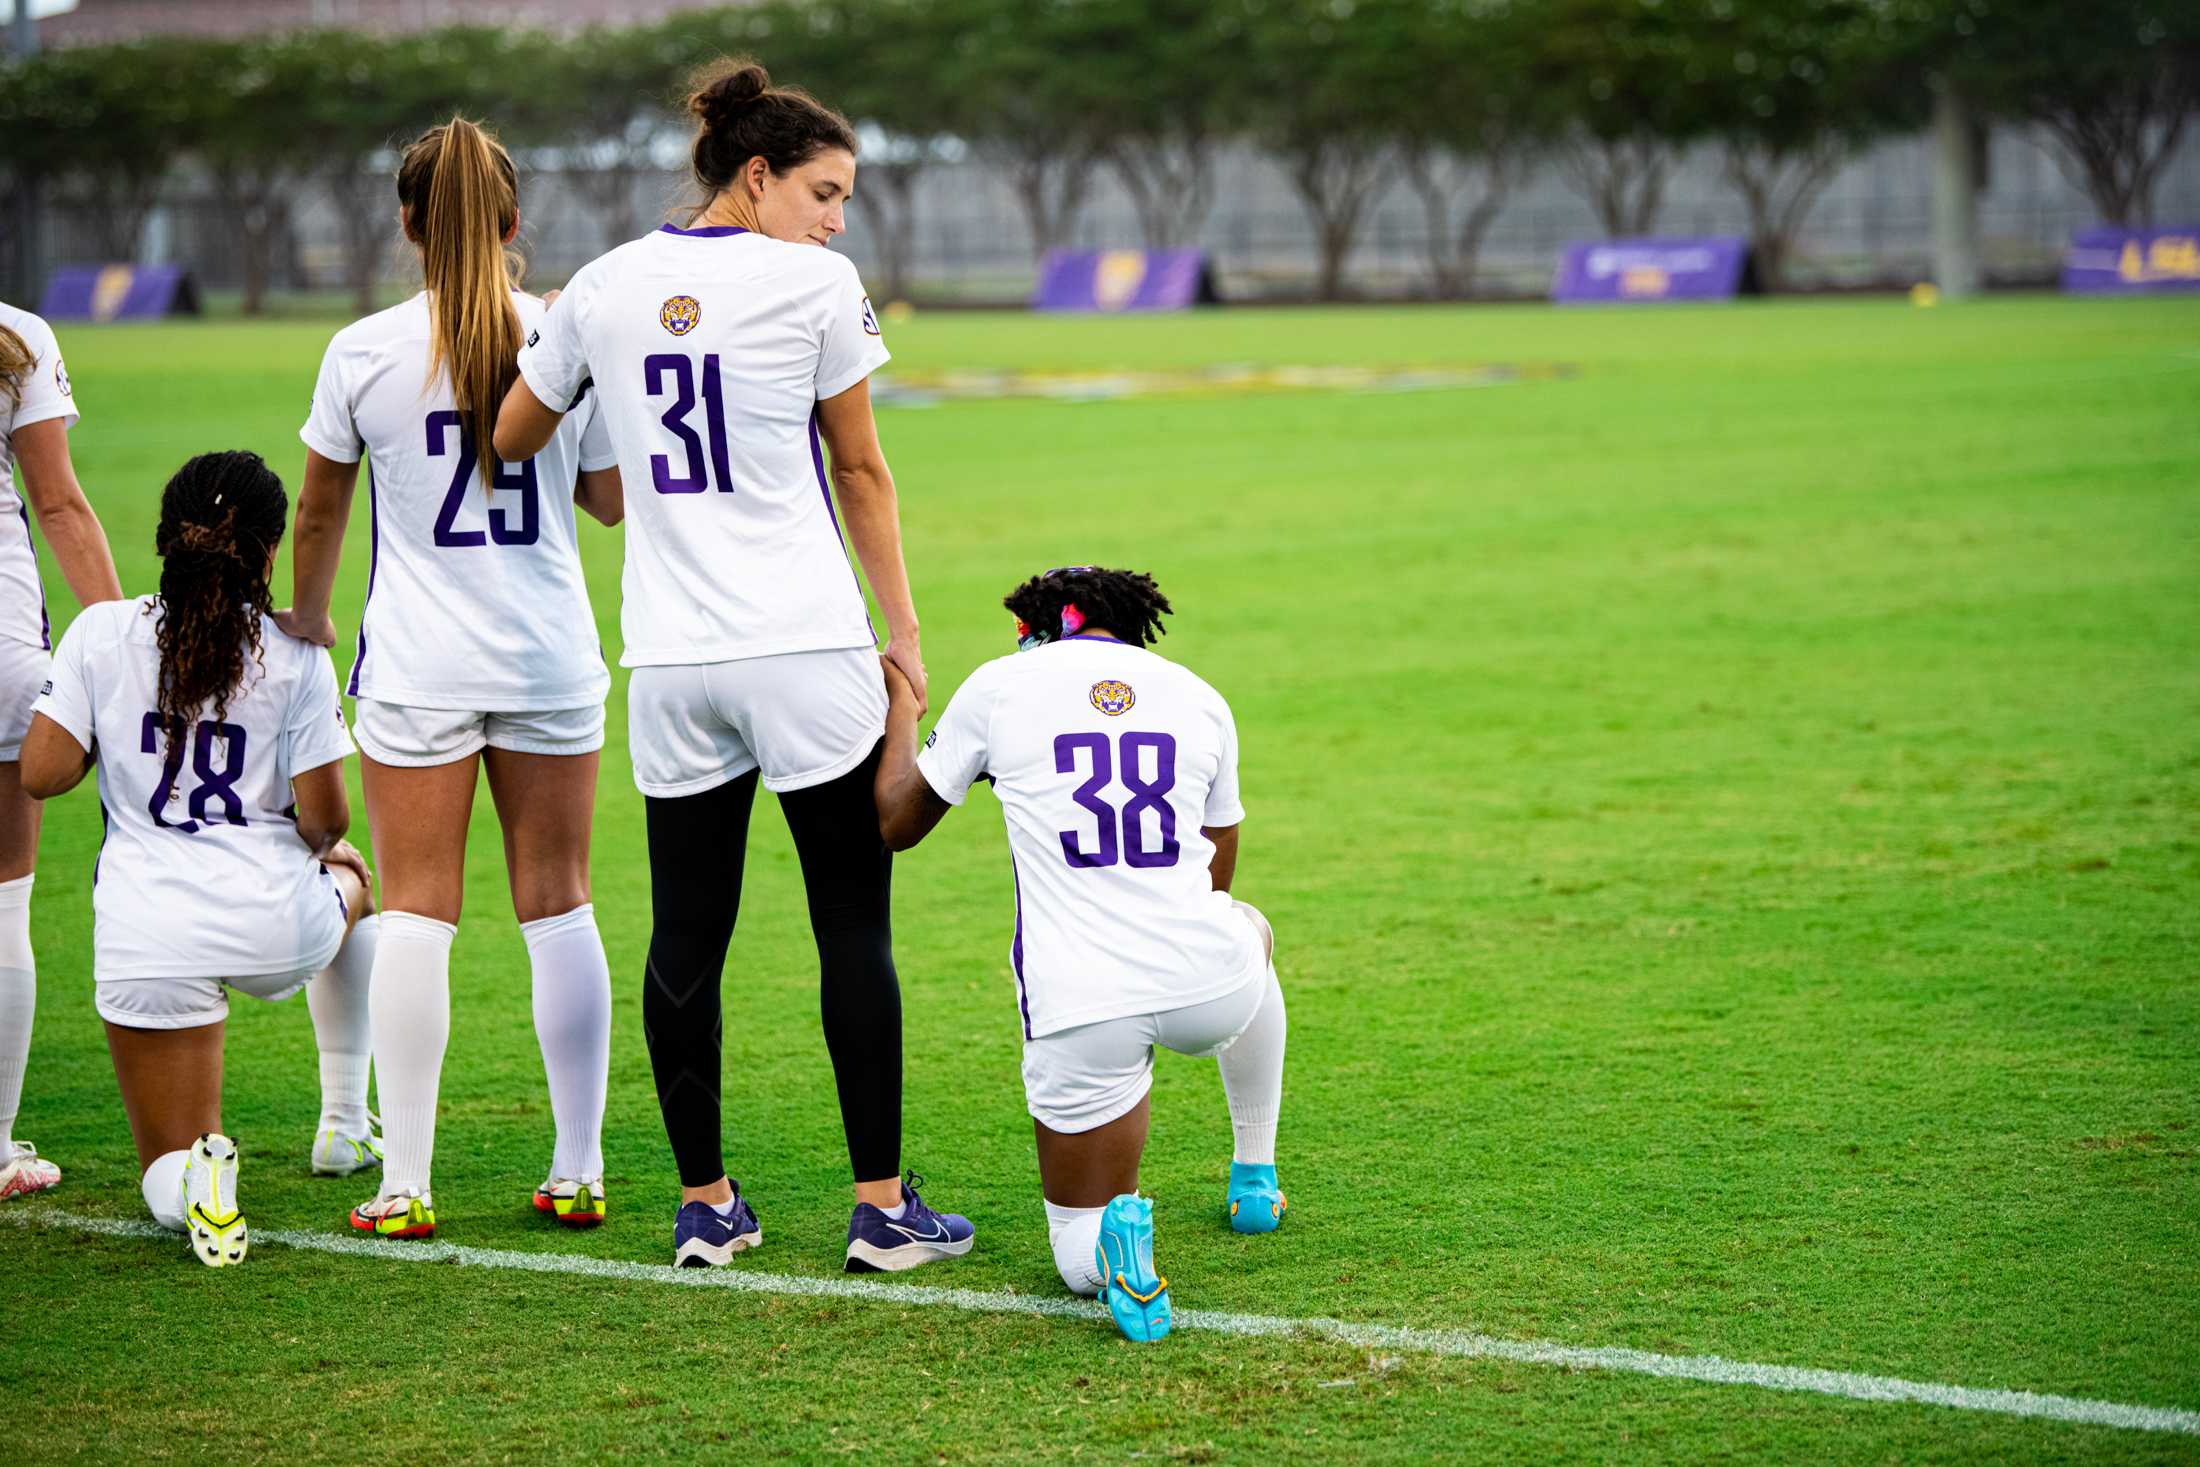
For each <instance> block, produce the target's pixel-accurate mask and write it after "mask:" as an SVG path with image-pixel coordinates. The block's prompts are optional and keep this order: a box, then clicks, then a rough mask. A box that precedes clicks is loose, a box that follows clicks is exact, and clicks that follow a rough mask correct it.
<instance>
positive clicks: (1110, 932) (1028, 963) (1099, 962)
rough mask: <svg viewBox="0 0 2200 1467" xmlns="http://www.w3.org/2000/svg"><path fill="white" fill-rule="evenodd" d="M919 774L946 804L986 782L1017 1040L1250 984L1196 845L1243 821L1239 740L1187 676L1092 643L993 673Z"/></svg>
mask: <svg viewBox="0 0 2200 1467" xmlns="http://www.w3.org/2000/svg"><path fill="white" fill-rule="evenodd" d="M917 768H918V770H919V771H921V772H922V773H923V775H924V778H925V781H926V782H927V783H928V784H930V785H931V786H932V788H933V789H934V790H935V791H937V792H938V793H939V797H940V798H941V799H943V800H945V801H947V802H948V803H949V804H951V805H959V804H961V803H962V801H963V796H964V795H965V794H967V793H968V792H969V789H970V786H971V783H972V782H973V781H975V780H977V779H979V778H990V779H991V780H992V781H993V793H994V794H995V795H996V796H998V797H999V799H1000V802H1001V814H1002V817H1003V818H1004V819H1005V820H1006V821H1007V823H1008V852H1009V859H1010V861H1011V862H1012V863H1013V865H1014V870H1015V882H1016V937H1015V941H1014V944H1013V946H1012V947H1011V948H1010V950H1009V961H1010V966H1011V967H1012V968H1013V969H1014V971H1015V974H1016V987H1017V998H1018V1002H1019V1004H1020V1006H1021V1008H1022V1011H1023V1020H1024V1037H1025V1038H1027V1039H1035V1038H1042V1037H1044V1036H1046V1035H1048V1034H1052V1033H1055V1032H1057V1031H1058V1030H1062V1029H1070V1028H1075V1027H1076V1026H1077V1025H1080V1024H1096V1023H1099V1022H1100V1021H1101V1020H1103V1019H1120V1018H1126V1017H1129V1016H1131V1015H1134V1014H1152V1013H1161V1012H1165V1011H1167V1010H1170V1009H1176V1008H1183V1007H1185V1006H1186V1005H1189V1004H1195V1003H1202V1002H1205V1001H1206V1000H1208V999H1211V998H1217V997H1220V996H1221V995H1223V994H1226V993H1230V992H1232V991H1234V990H1235V989H1236V988H1238V987H1239V986H1240V985H1242V984H1244V983H1246V982H1247V981H1248V980H1249V979H1250V978H1251V976H1252V975H1253V973H1254V972H1255V971H1257V969H1258V967H1259V964H1260V962H1261V943H1260V939H1259V937H1258V936H1256V935H1255V934H1254V931H1253V928H1252V926H1251V924H1249V923H1248V922H1246V920H1245V919H1244V918H1243V917H1241V916H1239V915H1238V913H1237V911H1236V910H1235V908H1234V906H1233V905H1232V903H1231V900H1230V896H1229V894H1228V893H1227V892H1220V891H1216V890H1214V887H1213V881H1212V878H1211V877H1210V875H1209V874H1208V864H1209V862H1210V861H1212V860H1213V858H1214V853H1215V848H1214V843H1213V842H1211V841H1209V840H1208V839H1207V837H1206V836H1205V835H1203V834H1202V833H1201V827H1202V826H1205V827H1209V828H1213V829H1220V828H1222V827H1225V826H1231V825H1235V824H1237V823H1238V822H1239V821H1240V820H1243V819H1244V818H1245V807H1244V806H1243V805H1241V804H1239V803H1238V773H1237V725H1236V724H1235V723H1234V722H1233V721H1232V720H1231V717H1230V705H1229V704H1227V703H1225V702H1223V701H1222V695H1221V694H1219V693H1217V692H1216V691H1215V690H1214V689H1213V688H1210V687H1209V686H1207V684H1206V683H1205V682H1203V681H1201V680H1200V678H1199V677H1198V676H1197V675H1195V674H1194V673H1192V672H1191V671H1190V670H1189V669H1186V668H1183V667H1179V666H1178V665H1177V664H1175V663H1173V662H1170V661H1168V660H1167V659H1165V658H1162V657H1157V656H1155V655H1154V654H1153V653H1151V652H1148V651H1145V650H1143V649H1141V648H1137V647H1132V646H1129V645H1127V644H1125V643H1122V642H1117V641H1114V640H1112V639H1110V638H1106V637H1098V636H1075V637H1068V638H1065V639H1063V640H1061V641H1059V642H1050V643H1048V644H1047V645H1045V646H1043V647H1037V648H1034V649H1033V650H1031V651H1029V652H1018V653H1014V654H1012V655H1010V656H1007V657H1003V658H1000V659H998V660H996V661H993V662H988V663H987V664H985V665H984V666H983V667H981V668H979V669H978V670H977V671H976V672H974V673H972V674H971V675H970V680H969V681H968V682H966V683H964V684H963V685H962V686H961V687H960V688H958V689H956V690H955V696H954V697H953V698H952V699H950V700H949V702H948V704H947V711H946V712H945V713H944V714H942V715H940V721H939V723H938V725H937V726H936V727H934V728H933V730H932V733H931V736H930V737H929V738H927V739H926V740H925V747H924V751H923V753H922V754H920V755H919V756H918V758H917Z"/></svg>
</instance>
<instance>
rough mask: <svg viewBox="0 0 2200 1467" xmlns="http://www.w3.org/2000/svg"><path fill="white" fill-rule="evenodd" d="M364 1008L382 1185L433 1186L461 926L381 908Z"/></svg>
mask: <svg viewBox="0 0 2200 1467" xmlns="http://www.w3.org/2000/svg"><path fill="white" fill-rule="evenodd" d="M381 925H382V932H381V945H380V947H379V948H378V949H377V950H376V952H375V955H374V975H373V978H372V980H371V981H370V983H369V986H368V994H367V1008H368V1011H369V1013H371V1014H372V1015H373V1030H374V1072H375V1074H377V1075H378V1076H380V1077H381V1084H382V1190H383V1191H384V1192H395V1191H397V1190H398V1189H399V1188H401V1187H417V1188H419V1189H420V1190H421V1191H422V1192H426V1191H427V1190H428V1173H429V1168H430V1166H431V1165H432V1164H433V1162H434V1161H435V1098H436V1090H437V1088H438V1087H439V1086H440V1085H441V1084H442V1081H443V1050H444V1047H445V1046H446V1045H448V1044H449V1043H450V1039H451V939H452V938H453V937H455V936H456V935H457V934H458V929H457V928H456V927H453V926H452V925H451V924H450V923H448V922H438V921H436V920H435V919H434V918H433V917H421V916H416V915H415V914H413V913H411V912H384V913H383V914H382V924H381Z"/></svg>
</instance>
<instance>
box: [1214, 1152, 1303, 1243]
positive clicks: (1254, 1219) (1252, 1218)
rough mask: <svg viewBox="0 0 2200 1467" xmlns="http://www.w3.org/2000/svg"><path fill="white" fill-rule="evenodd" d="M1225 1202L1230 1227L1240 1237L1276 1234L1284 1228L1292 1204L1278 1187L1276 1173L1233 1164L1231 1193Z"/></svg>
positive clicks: (1255, 1167) (1241, 1162) (1227, 1194)
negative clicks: (1277, 1230)
mask: <svg viewBox="0 0 2200 1467" xmlns="http://www.w3.org/2000/svg"><path fill="white" fill-rule="evenodd" d="M1222 1200H1223V1202H1224V1204H1225V1206H1226V1208H1227V1210H1228V1212H1229V1214H1230V1227H1231V1229H1232V1231H1234V1232H1240V1233H1272V1232H1274V1231H1275V1230H1276V1229H1277V1228H1280V1227H1282V1226H1283V1214H1284V1212H1285V1211H1286V1210H1288V1209H1289V1207H1290V1206H1291V1203H1290V1202H1289V1200H1288V1199H1286V1198H1285V1197H1284V1195H1283V1190H1282V1189H1281V1188H1279V1187H1278V1186H1277V1185H1276V1169H1275V1168H1274V1167H1272V1166H1255V1165H1253V1164H1252V1163H1251V1162H1243V1161H1233V1162H1231V1163H1230V1190H1229V1191H1228V1192H1227V1193H1225V1194H1224V1196H1223V1199H1222Z"/></svg>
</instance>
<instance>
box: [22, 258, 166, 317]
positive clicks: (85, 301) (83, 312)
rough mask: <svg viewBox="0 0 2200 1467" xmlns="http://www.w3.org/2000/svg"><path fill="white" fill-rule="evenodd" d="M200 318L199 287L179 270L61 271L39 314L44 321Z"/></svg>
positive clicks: (105, 268)
mask: <svg viewBox="0 0 2200 1467" xmlns="http://www.w3.org/2000/svg"><path fill="white" fill-rule="evenodd" d="M178 313H181V314H184V315H191V316H195V315H197V314H198V313H199V292H198V287H197V286H196V285H194V284H193V283H192V280H191V277H190V276H189V275H186V274H185V273H184V272H183V267H182V266H180V265H63V266H61V267H60V268H59V269H57V270H55V271H54V272H53V276H52V278H51V279H49V280H48V281H47V282H46V294H45V296H44V297H43V298H42V299H41V300H40V301H39V302H38V314H39V315H41V316H44V317H45V318H46V319H47V320H49V321H143V320H152V319H155V318H158V317H161V316H168V315H175V314H178Z"/></svg>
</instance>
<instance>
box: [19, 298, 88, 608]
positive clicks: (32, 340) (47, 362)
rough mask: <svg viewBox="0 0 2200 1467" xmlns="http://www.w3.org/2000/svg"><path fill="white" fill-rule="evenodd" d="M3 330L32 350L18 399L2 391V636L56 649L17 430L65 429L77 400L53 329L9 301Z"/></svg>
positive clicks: (72, 421)
mask: <svg viewBox="0 0 2200 1467" xmlns="http://www.w3.org/2000/svg"><path fill="white" fill-rule="evenodd" d="M0 326H5V327H7V328H8V329H9V330H10V331H13V332H14V333H15V334H16V335H17V336H20V337H22V338H23V344H24V345H25V346H28V347H29V348H30V349H31V369H30V372H29V374H28V375H27V376H25V377H24V379H23V380H22V381H21V382H19V383H17V384H16V394H17V395H16V397H15V398H13V399H11V398H10V397H9V396H8V394H7V393H5V392H0V637H6V638H7V639H8V640H9V641H12V642H28V643H29V644H30V645H32V646H33V647H51V646H52V645H53V634H52V630H51V629H50V628H49V627H48V626H47V623H46V591H45V588H44V587H43V586H42V585H40V584H39V580H38V546H37V543H36V542H35V541H33V540H32V539H31V511H30V506H29V505H28V504H26V503H24V502H23V491H22V490H21V489H20V488H18V487H17V486H16V482H15V430H16V429H18V428H28V427H29V426H30V425H31V424H33V423H43V422H45V421H46V420H47V419H49V418H59V419H61V424H62V426H63V427H65V428H66V427H71V426H73V425H74V424H75V422H76V419H77V410H76V397H75V394H74V393H73V392H72V391H71V390H70V387H69V371H68V368H66V367H64V366H62V364H61V346H60V343H58V342H56V341H55V340H54V336H53V328H52V327H51V326H48V325H47V324H46V323H45V322H44V321H42V320H40V319H39V318H38V317H36V316H34V315H32V314H31V313H30V312H29V311H19V310H17V309H16V308H15V307H13V306H11V305H9V304H7V303H6V302H5V301H0Z"/></svg>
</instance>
